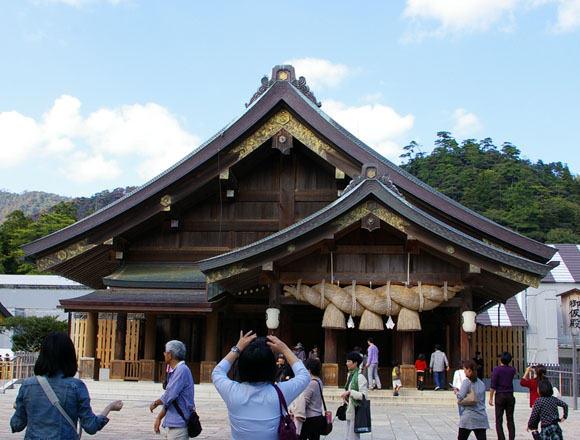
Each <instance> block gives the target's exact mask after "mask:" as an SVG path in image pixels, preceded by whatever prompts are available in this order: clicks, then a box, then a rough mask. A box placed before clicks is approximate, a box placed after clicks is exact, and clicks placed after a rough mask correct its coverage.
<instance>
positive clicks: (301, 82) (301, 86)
mask: <svg viewBox="0 0 580 440" xmlns="http://www.w3.org/2000/svg"><path fill="white" fill-rule="evenodd" d="M292 85H293V86H294V87H296V88H297V89H298V90H300V91H301V92H302V93H303V94H304V96H306V97H307V98H308V99H310V100H311V101H312V102H313V103H314V104H315V105H316V106H317V107H322V103H321V102H320V101H317V100H316V96H314V93H312V91H311V90H310V87H308V86H307V85H306V78H304V77H303V76H301V77H300V78H298V79H295V80H294V81H292Z"/></svg>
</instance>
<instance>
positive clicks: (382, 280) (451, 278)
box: [280, 272, 461, 286]
mask: <svg viewBox="0 0 580 440" xmlns="http://www.w3.org/2000/svg"><path fill="white" fill-rule="evenodd" d="M299 279H302V282H303V283H304V284H318V283H320V281H321V280H322V279H326V280H328V279H330V274H329V273H328V272H280V282H281V283H283V284H296V283H297V281H298V280H299ZM334 279H335V280H340V281H348V280H351V281H352V280H357V284H368V282H369V281H372V282H373V286H375V285H377V286H378V285H383V284H386V283H387V280H390V281H391V282H394V283H401V284H403V283H405V282H406V281H407V273H406V272H392V273H365V272H335V273H334ZM409 279H410V281H411V284H417V283H418V282H419V281H421V282H422V283H424V284H437V285H441V286H442V285H443V283H444V282H445V281H447V282H448V283H449V284H450V285H453V284H460V283H461V278H460V276H459V274H458V273H411V274H410V276H409Z"/></svg>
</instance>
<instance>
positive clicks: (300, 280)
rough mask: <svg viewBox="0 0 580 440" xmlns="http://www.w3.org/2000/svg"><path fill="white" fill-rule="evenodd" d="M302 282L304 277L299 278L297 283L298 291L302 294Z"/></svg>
mask: <svg viewBox="0 0 580 440" xmlns="http://www.w3.org/2000/svg"><path fill="white" fill-rule="evenodd" d="M301 284H302V278H299V279H298V284H296V291H297V292H298V293H299V294H300V286H301Z"/></svg>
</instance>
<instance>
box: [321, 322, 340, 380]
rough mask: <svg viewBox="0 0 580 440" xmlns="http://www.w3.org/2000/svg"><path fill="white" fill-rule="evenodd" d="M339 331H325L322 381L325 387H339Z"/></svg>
mask: <svg viewBox="0 0 580 440" xmlns="http://www.w3.org/2000/svg"><path fill="white" fill-rule="evenodd" d="M337 342H338V334H337V330H331V329H324V363H323V364H322V381H323V382H324V385H325V386H338V374H339V369H338V363H337V362H336V361H337V348H338V343H337Z"/></svg>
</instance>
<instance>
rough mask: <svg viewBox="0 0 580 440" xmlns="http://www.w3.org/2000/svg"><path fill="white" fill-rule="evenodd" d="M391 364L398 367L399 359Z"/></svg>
mask: <svg viewBox="0 0 580 440" xmlns="http://www.w3.org/2000/svg"><path fill="white" fill-rule="evenodd" d="M391 364H392V365H393V367H398V366H399V361H397V360H395V361H392V362H391Z"/></svg>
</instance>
